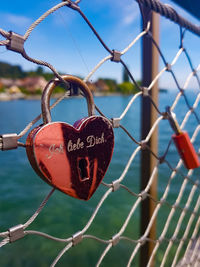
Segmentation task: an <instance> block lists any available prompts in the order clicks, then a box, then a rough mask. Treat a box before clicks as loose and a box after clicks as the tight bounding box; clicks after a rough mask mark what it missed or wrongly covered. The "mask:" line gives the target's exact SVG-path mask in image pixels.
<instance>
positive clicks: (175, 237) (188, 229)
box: [0, 1, 200, 266]
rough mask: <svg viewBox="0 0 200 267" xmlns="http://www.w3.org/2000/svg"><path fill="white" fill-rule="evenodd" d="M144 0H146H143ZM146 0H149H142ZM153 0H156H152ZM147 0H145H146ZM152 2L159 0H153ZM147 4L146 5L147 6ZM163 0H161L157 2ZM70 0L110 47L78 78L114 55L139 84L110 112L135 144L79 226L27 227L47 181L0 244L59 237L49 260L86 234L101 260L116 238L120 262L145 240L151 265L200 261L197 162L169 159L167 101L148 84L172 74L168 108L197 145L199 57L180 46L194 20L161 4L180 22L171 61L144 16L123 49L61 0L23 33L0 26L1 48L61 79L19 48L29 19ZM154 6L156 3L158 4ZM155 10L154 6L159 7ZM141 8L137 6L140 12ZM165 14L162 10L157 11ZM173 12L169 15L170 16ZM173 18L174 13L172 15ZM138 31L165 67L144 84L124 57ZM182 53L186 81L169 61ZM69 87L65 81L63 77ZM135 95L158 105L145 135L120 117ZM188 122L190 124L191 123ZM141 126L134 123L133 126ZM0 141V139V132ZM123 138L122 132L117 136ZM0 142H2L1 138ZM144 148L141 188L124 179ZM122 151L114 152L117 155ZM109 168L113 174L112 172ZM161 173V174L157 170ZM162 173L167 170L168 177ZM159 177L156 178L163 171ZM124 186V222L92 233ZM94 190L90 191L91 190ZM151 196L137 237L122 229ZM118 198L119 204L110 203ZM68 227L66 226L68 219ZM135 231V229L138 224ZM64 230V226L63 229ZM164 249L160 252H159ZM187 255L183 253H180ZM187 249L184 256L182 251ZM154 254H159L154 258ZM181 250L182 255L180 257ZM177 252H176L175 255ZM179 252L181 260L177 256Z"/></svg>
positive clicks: (171, 147) (171, 149)
mask: <svg viewBox="0 0 200 267" xmlns="http://www.w3.org/2000/svg"><path fill="white" fill-rule="evenodd" d="M144 2H145V1H144ZM146 2H148V1H146ZM138 3H139V4H145V3H143V1H141V2H140V1H138ZM152 3H154V2H153V1H152ZM152 3H151V1H149V2H148V3H147V4H149V5H150V4H152ZM156 3H157V2H156ZM149 5H148V6H149ZM163 6H164V5H163ZM63 7H65V8H66V7H68V8H71V9H73V10H74V12H78V13H79V15H80V16H81V17H82V18H83V20H84V21H86V23H87V24H88V27H90V29H91V30H92V32H93V33H94V34H95V36H96V37H97V38H98V40H99V42H100V43H101V44H102V46H103V47H104V48H105V50H106V51H107V52H108V55H107V56H106V57H105V58H103V59H102V60H101V61H100V62H99V63H98V64H97V65H96V66H95V67H94V68H93V69H92V70H91V72H90V73H89V74H88V75H87V77H85V79H84V81H85V82H87V81H88V80H89V79H90V78H91V77H92V75H94V73H95V72H96V71H97V70H98V69H99V68H103V66H104V64H105V62H107V61H112V62H113V64H116V63H118V64H122V65H123V67H124V68H125V69H126V70H127V72H128V74H129V77H130V80H131V82H132V83H133V84H134V85H135V86H136V87H137V89H138V90H139V92H138V93H136V94H135V95H133V96H132V98H131V99H130V101H129V103H128V105H127V106H126V107H125V109H124V110H123V112H122V113H121V114H118V116H116V117H115V118H112V119H111V118H109V119H110V121H111V122H112V125H113V127H114V128H115V130H116V131H119V132H120V133H123V134H125V135H127V137H128V138H129V139H130V140H131V142H133V146H132V147H130V151H132V152H131V155H130V157H129V158H128V159H127V162H126V165H125V166H124V167H123V168H122V169H121V171H120V174H119V175H118V177H112V182H109V183H106V182H103V183H102V185H103V186H104V187H105V192H104V193H103V194H102V197H101V199H100V201H99V202H98V204H97V206H96V207H95V208H94V210H93V211H92V212H91V216H90V218H89V219H88V220H87V222H86V224H85V226H84V227H83V228H82V229H80V230H79V231H78V232H76V233H74V234H73V235H72V236H68V237H66V238H58V237H55V236H50V235H48V234H45V233H43V232H38V231H34V230H30V226H31V224H32V223H33V221H35V220H36V219H37V216H38V215H39V213H40V212H41V211H42V209H43V207H44V206H45V205H46V203H47V202H48V200H49V198H50V197H51V195H52V194H53V193H54V191H55V189H52V190H51V191H50V193H49V194H48V196H47V197H46V198H45V199H44V201H43V202H42V204H41V205H40V207H39V208H38V209H37V211H36V212H35V213H34V214H33V216H31V218H30V219H28V220H27V222H25V223H22V224H21V225H17V226H15V227H12V228H10V229H9V230H7V231H5V232H1V233H0V237H1V238H2V240H1V241H0V247H3V246H5V245H7V244H8V243H12V242H14V241H16V240H18V239H20V238H26V236H27V235H39V236H42V238H43V239H42V242H45V238H48V239H53V240H55V241H57V242H61V243H63V244H64V246H63V248H62V249H61V251H60V252H59V254H58V256H57V257H56V258H55V259H54V260H53V262H52V265H51V266H55V265H56V264H57V263H58V262H59V260H60V259H61V257H62V256H63V255H64V254H66V253H68V251H70V250H71V249H75V248H76V245H77V244H79V243H82V242H84V241H85V240H86V239H91V240H93V242H99V243H102V245H103V249H102V251H100V253H99V255H100V256H99V258H98V259H97V260H96V266H100V265H102V266H103V263H104V261H106V257H108V256H109V254H110V253H111V251H112V250H113V249H114V248H115V247H117V246H120V243H121V242H127V243H128V244H130V246H131V249H130V251H131V252H130V255H129V259H128V261H127V262H124V266H131V265H132V266H135V265H136V264H137V260H138V254H139V253H140V251H141V248H142V246H143V245H145V244H146V243H149V242H150V243H153V244H154V249H153V251H152V253H151V255H150V258H149V261H148V265H147V266H151V264H152V263H153V261H154V259H155V262H156V264H158V263H159V266H176V265H177V264H178V266H191V265H194V266H198V264H199V263H198V262H199V260H200V258H199V239H198V235H199V224H200V218H199V205H200V197H199V190H200V187H199V178H198V175H199V173H198V169H197V170H189V171H186V169H185V168H184V166H183V161H182V160H181V159H179V157H178V156H177V162H171V161H170V154H171V153H176V152H175V149H174V145H173V144H172V142H171V132H170V130H169V129H168V128H169V123H168V119H169V118H168V116H167V113H166V111H165V107H162V106H157V104H156V103H154V101H153V99H152V98H151V93H150V92H151V90H152V88H153V86H154V84H155V83H156V82H157V81H158V80H159V79H160V78H161V77H162V76H163V75H166V74H167V75H169V76H170V77H171V79H172V80H173V81H174V84H175V86H176V90H175V91H174V97H173V100H171V104H170V108H171V111H174V112H175V113H176V114H177V116H178V115H179V113H181V116H180V118H179V121H180V128H181V130H183V129H186V130H188V131H189V134H190V136H191V142H192V143H193V144H194V145H195V148H196V150H197V151H199V141H198V139H199V131H200V124H199V122H200V119H199V114H198V106H199V102H200V93H199V89H200V80H199V70H200V65H198V66H194V65H193V63H192V58H191V57H190V52H189V49H190V47H187V46H185V42H184V38H185V35H186V33H185V30H183V29H182V26H183V27H185V28H188V29H189V30H192V29H193V26H191V25H189V27H187V23H186V22H185V20H184V22H185V24H183V23H179V22H180V21H181V18H180V17H179V16H178V14H177V13H176V12H175V11H174V12H173V9H172V8H171V7H167V6H165V9H161V11H162V10H164V11H166V13H167V14H168V9H170V10H171V12H172V13H173V14H174V16H175V17H176V19H174V18H172V20H175V21H176V22H178V23H179V24H180V25H181V27H180V33H179V29H178V30H177V31H178V33H177V34H179V36H180V47H179V48H177V53H176V54H175V55H174V58H173V59H172V60H171V62H168V60H167V56H166V55H164V54H163V53H162V48H161V47H160V46H159V44H157V43H156V41H155V40H154V39H153V36H152V33H151V31H150V26H151V25H150V22H148V23H147V25H146V28H145V29H144V30H143V31H141V32H140V33H139V34H138V35H137V36H135V37H134V38H133V40H132V42H131V43H130V44H129V45H128V46H127V47H125V48H124V49H123V50H122V51H116V50H112V49H110V48H109V47H108V46H107V45H106V42H104V41H103V40H102V38H101V37H100V35H99V34H98V32H97V31H96V29H94V27H93V26H92V24H91V23H90V21H89V20H88V19H87V17H86V15H85V14H84V13H83V12H82V10H81V8H80V7H79V1H76V2H72V1H64V2H62V3H60V4H58V5H56V6H55V7H53V8H52V9H50V10H49V11H47V12H46V13H45V14H44V15H42V16H41V17H40V18H39V19H38V20H37V21H36V22H34V23H33V24H32V25H31V26H30V28H29V29H28V30H27V31H26V33H25V35H24V36H21V35H18V34H14V33H12V32H6V31H4V30H3V29H0V34H1V35H2V36H3V37H4V38H5V40H2V41H0V45H1V46H6V47H7V49H10V50H13V51H15V52H18V53H20V54H21V55H22V56H23V57H24V58H25V59H27V60H29V61H32V62H34V63H36V64H39V65H43V66H46V67H48V68H50V69H51V70H52V72H53V73H54V74H55V76H56V79H59V80H60V81H61V82H64V83H65V84H66V82H65V81H64V80H63V78H62V76H60V75H59V73H58V72H57V70H56V69H55V68H54V67H53V66H52V65H51V64H49V63H47V62H44V61H41V60H38V59H33V58H31V57H30V56H28V55H27V53H26V52H25V50H24V42H25V41H26V40H27V39H28V38H29V36H30V34H31V32H32V31H33V30H34V29H35V27H36V26H37V25H38V24H39V23H40V22H42V21H43V20H44V19H45V18H46V17H47V16H49V15H50V14H51V13H53V12H55V11H56V10H58V9H59V8H63ZM149 7H150V8H152V9H156V7H155V6H154V7H152V6H149ZM156 11H158V10H156ZM161 11H160V10H159V12H160V13H162V12H161ZM141 15H142V14H141ZM163 15H165V14H163ZM172 17H173V16H172ZM177 18H178V19H177ZM194 29H195V31H194V32H195V33H196V34H199V32H198V28H196V27H194ZM143 36H148V37H149V38H150V40H151V42H153V44H154V45H155V47H156V49H157V50H158V53H159V55H160V59H161V61H162V62H163V66H164V67H163V68H161V69H160V70H159V73H158V74H157V76H156V77H155V78H154V79H153V80H152V81H151V83H150V84H149V85H148V87H142V86H141V85H140V84H138V83H137V82H136V80H135V78H134V73H133V72H131V71H130V70H129V68H128V66H127V65H126V63H125V62H124V60H123V55H124V54H126V53H127V52H128V51H129V50H134V46H135V44H136V43H137V42H139V41H140V40H141V39H142V37H143ZM181 57H182V58H184V64H185V65H187V66H189V68H190V72H189V73H188V76H187V77H185V82H184V84H183V85H181V84H180V83H179V81H178V77H177V75H176V71H175V66H176V64H177V62H178V60H179V59H180V58H181ZM194 79H195V80H196V90H195V92H196V93H195V94H196V95H195V98H194V99H193V100H191V99H189V97H188V94H187V92H188V91H190V84H191V81H192V80H194ZM66 86H67V87H68V84H66ZM67 96H68V91H67V92H66V95H65V96H63V97H62V98H59V99H58V100H57V101H56V102H55V103H54V104H53V105H52V107H51V108H53V107H55V106H56V105H57V104H58V103H59V102H60V101H61V100H62V99H63V98H64V97H67ZM141 98H149V99H150V101H151V103H152V105H153V106H154V108H155V109H156V111H157V115H158V117H157V120H156V121H155V123H154V124H153V127H152V128H151V129H150V131H149V133H148V135H147V136H146V137H145V139H143V140H140V139H137V138H138V137H135V136H138V135H136V134H135V131H136V129H134V130H132V127H130V126H127V125H126V124H125V125H124V123H123V122H124V120H125V118H126V116H127V115H128V114H129V112H131V111H130V109H131V108H134V105H135V103H136V101H138V100H140V99H141ZM182 103H184V107H185V108H184V110H181V111H180V107H181V105H182ZM96 109H97V111H98V112H100V114H101V115H103V116H105V115H104V110H103V108H102V109H101V110H100V109H99V108H98V107H96ZM40 118H41V116H38V117H37V118H35V119H34V120H33V121H32V122H30V124H28V125H27V126H26V127H25V129H23V130H22V131H21V132H20V133H19V134H18V135H17V136H18V140H19V139H20V138H21V137H22V136H24V135H25V134H26V133H27V132H28V131H29V130H30V128H31V127H32V126H33V125H34V124H35V123H37V121H38V120H39V119H40ZM190 120H192V125H193V127H192V129H191V128H190V129H188V127H189V126H188V125H189V121H190ZM190 125H191V124H190ZM158 127H159V129H160V128H166V129H168V130H166V132H167V133H165V134H167V135H168V138H167V139H168V144H163V145H162V149H161V150H159V153H158V154H155V153H154V152H153V151H151V149H150V148H149V146H148V142H149V140H150V139H151V137H152V135H153V133H154V132H155V131H156V129H157V128H158ZM138 131H139V129H138ZM0 141H2V140H0ZM120 142H123V140H120ZM18 146H24V144H22V143H21V142H19V141H18ZM1 148H2V145H1ZM142 150H147V151H149V153H152V154H153V156H154V157H155V159H156V165H155V166H154V169H153V171H152V173H151V175H150V177H149V180H148V184H147V185H146V187H145V189H144V190H142V191H141V190H140V189H138V188H137V189H136V188H135V187H134V185H133V184H132V183H130V182H129V181H127V177H128V175H127V174H128V172H129V171H130V169H131V166H134V162H135V161H136V158H137V157H139V156H140V153H141V151H142ZM119 157H120V155H119ZM163 172H164V173H165V181H164V183H162V186H161V184H160V181H159V183H158V184H159V186H160V187H159V186H158V198H157V199H154V197H153V196H152V195H151V194H150V193H149V189H150V187H151V185H152V183H153V182H154V179H156V178H155V177H156V176H157V174H158V173H159V175H160V173H161V174H162V173H163ZM110 176H112V174H110ZM159 177H160V176H159ZM166 177H167V178H166ZM161 179H162V178H161ZM122 191H123V193H124V194H128V195H129V196H130V198H129V199H130V203H129V206H128V207H129V208H128V210H127V209H126V211H127V213H126V217H125V218H124V217H123V222H122V223H121V225H118V227H117V228H116V229H113V232H114V234H113V235H112V236H107V238H105V239H104V238H102V237H101V236H97V235H95V234H91V233H90V229H91V226H92V225H93V224H95V219H96V217H97V216H98V214H99V213H100V212H101V210H103V209H105V206H106V205H107V202H108V201H109V199H110V198H111V197H112V196H113V195H116V194H119V192H122ZM94 197H95V196H94ZM147 198H149V199H151V200H152V201H153V202H154V203H155V209H154V211H153V215H152V217H151V219H150V221H149V222H148V226H147V228H146V230H145V232H144V234H142V235H140V234H139V232H138V234H137V235H138V238H137V239H133V238H132V236H128V235H127V234H126V230H127V228H128V227H130V224H131V223H133V221H134V217H135V216H136V217H138V210H139V209H140V207H141V203H142V202H143V201H144V200H145V199H147ZM125 204H126V203H123V202H121V205H120V207H122V206H123V205H125ZM116 205H117V204H116ZM123 214H124V213H123ZM118 216H120V210H119V212H118ZM156 220H157V235H156V238H155V239H151V238H149V233H150V231H151V228H152V225H153V224H154V222H155V221H156ZM66 228H67V226H66ZM137 231H138V230H137ZM63 232H65V229H63ZM160 251H162V254H160V253H159V252H160ZM184 254H185V255H186V256H185V257H183V255H184ZM188 255H189V256H188ZM158 257H160V258H158ZM182 257H183V258H182ZM181 258H182V259H181ZM180 259H181V261H180Z"/></svg>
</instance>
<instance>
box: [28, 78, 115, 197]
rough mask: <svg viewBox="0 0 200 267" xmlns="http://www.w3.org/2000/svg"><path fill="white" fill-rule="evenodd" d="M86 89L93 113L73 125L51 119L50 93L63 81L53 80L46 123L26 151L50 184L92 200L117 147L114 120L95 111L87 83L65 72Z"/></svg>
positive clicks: (44, 111)
mask: <svg viewBox="0 0 200 267" xmlns="http://www.w3.org/2000/svg"><path fill="white" fill-rule="evenodd" d="M63 79H64V80H66V81H67V82H69V83H70V84H75V85H76V86H78V87H79V88H80V90H82V92H83V93H84V95H85V96H86V99H87V103H88V113H89V117H87V118H83V119H81V120H79V121H77V122H75V123H74V125H73V126H72V125H70V124H68V123H64V122H51V114H50V110H49V101H50V95H51V93H52V91H53V89H54V88H55V86H56V85H57V84H58V83H59V81H58V80H57V79H56V80H53V81H51V82H50V83H49V84H48V85H47V86H46V88H45V89H44V91H43V95H42V116H43V121H44V124H43V125H41V126H38V127H36V128H34V129H33V130H32V131H31V132H30V133H29V135H28V137H27V141H26V151H27V155H28V159H29V161H30V163H31V165H32V167H33V169H34V170H35V171H36V173H37V174H38V175H39V176H40V177H41V178H42V179H43V180H44V181H45V182H47V183H48V184H50V185H52V186H53V187H55V188H57V189H59V190H60V191H62V192H64V193H66V194H68V195H70V196H73V197H75V198H79V199H84V200H88V199H90V197H91V196H92V195H93V193H94V192H95V191H96V189H97V187H98V186H99V185H100V183H101V181H102V179H103V178H104V176H105V173H106V171H107V169H108V166H109V163H110V161H111V158H112V154H113V148H114V134H113V129H112V125H111V123H110V121H109V120H108V119H106V118H104V117H102V116H95V115H94V101H93V96H92V94H91V92H90V90H89V88H88V87H87V85H86V84H85V83H84V82H83V81H82V80H80V79H78V78H76V77H73V76H63Z"/></svg>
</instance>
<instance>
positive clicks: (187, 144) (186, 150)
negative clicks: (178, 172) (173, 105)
mask: <svg viewBox="0 0 200 267" xmlns="http://www.w3.org/2000/svg"><path fill="white" fill-rule="evenodd" d="M166 110H167V114H168V119H169V122H170V125H171V127H172V129H173V130H174V131H175V134H173V135H172V139H173V141H174V144H175V145H176V148H177V150H178V152H179V155H180V157H181V159H182V160H183V163H184V165H185V167H186V168H187V169H195V168H198V167H199V166H200V161H199V157H198V155H197V153H196V151H195V149H194V146H193V144H192V143H191V141H190V137H189V135H188V133H187V132H182V131H181V129H180V127H179V125H178V122H177V121H176V119H175V115H174V116H173V114H172V112H171V110H170V107H167V108H166Z"/></svg>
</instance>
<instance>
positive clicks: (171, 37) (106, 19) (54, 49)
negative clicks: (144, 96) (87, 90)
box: [0, 0, 200, 88]
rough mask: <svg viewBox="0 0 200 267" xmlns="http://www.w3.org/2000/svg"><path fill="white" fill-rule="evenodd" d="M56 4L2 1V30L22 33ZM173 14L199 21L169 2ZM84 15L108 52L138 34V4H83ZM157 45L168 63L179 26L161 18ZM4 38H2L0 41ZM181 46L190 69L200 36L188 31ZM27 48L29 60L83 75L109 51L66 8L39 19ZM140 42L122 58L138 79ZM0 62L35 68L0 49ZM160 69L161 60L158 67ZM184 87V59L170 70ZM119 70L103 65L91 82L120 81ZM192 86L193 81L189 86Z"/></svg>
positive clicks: (199, 55)
mask: <svg viewBox="0 0 200 267" xmlns="http://www.w3.org/2000/svg"><path fill="white" fill-rule="evenodd" d="M60 2H61V1H58V0H43V1H41V0H34V1H28V4H27V1H25V0H18V1H12V4H10V2H9V1H2V3H1V9H0V17H1V20H0V28H2V29H4V30H7V31H9V30H12V31H14V32H17V33H19V34H24V33H25V32H26V30H27V29H28V27H29V26H30V24H31V23H32V22H33V21H35V20H36V19H37V18H38V17H40V16H41V15H42V14H43V13H44V12H45V11H47V10H48V9H49V8H51V7H53V6H54V5H56V4H58V3H60ZM165 3H167V4H170V5H172V6H173V7H175V8H176V10H177V11H178V12H179V13H180V14H181V15H182V16H184V17H186V18H187V19H189V20H190V21H192V22H194V23H196V24H198V21H197V20H196V19H195V18H193V17H192V16H190V15H189V14H187V13H186V12H185V11H184V10H183V9H181V8H179V7H178V6H176V5H175V4H174V3H173V2H171V1H165ZM80 7H81V9H82V11H84V13H85V15H86V16H87V17H88V18H89V20H90V21H91V23H92V24H93V26H94V27H95V28H96V30H97V31H98V33H99V34H100V36H101V37H102V38H103V40H104V41H105V42H106V44H107V45H108V46H109V48H110V49H116V50H123V49H124V48H125V47H126V46H127V45H128V44H129V43H130V42H131V41H132V40H133V39H134V38H135V37H136V36H137V34H139V32H140V31H141V29H140V24H141V21H140V19H141V18H140V13H139V9H138V5H137V3H136V2H135V1H133V0H124V1H120V0H87V1H86V0H82V1H81V3H80ZM160 32H161V34H160V45H161V49H162V51H163V52H164V54H165V56H166V59H167V61H168V62H171V60H172V59H173V57H174V56H175V54H176V52H177V51H178V46H179V27H178V26H177V25H175V24H174V23H172V22H170V21H169V20H166V19H164V18H162V19H161V27H160ZM2 39H3V38H2ZM185 44H186V47H187V48H188V52H189V53H190V54H191V57H192V60H193V63H194V66H197V65H198V64H199V63H200V60H199V59H200V51H199V47H200V38H198V37H196V36H195V35H193V34H191V33H189V32H188V33H187V35H186V38H185ZM25 49H26V52H27V54H28V55H30V56H31V57H34V58H37V59H41V60H45V61H47V62H49V63H51V64H52V65H53V66H54V67H55V68H56V69H57V70H58V71H61V72H63V73H67V74H73V75H81V76H82V77H85V76H87V74H88V73H89V72H90V71H91V70H92V69H93V68H94V66H95V65H96V64H97V63H98V62H99V61H100V60H101V59H103V58H104V57H106V56H107V55H108V52H107V51H106V50H105V49H104V48H103V47H102V46H101V45H100V43H99V42H98V41H97V39H96V37H95V36H94V34H92V32H91V30H90V29H89V27H88V26H87V25H86V23H85V22H84V21H83V19H82V18H81V17H80V15H79V14H78V13H77V12H75V11H74V10H71V9H69V8H67V7H64V8H61V9H60V10H58V11H56V12H55V13H54V14H52V15H50V16H49V17H48V18H47V19H46V20H45V21H43V22H42V23H41V24H40V25H39V26H38V27H37V28H36V29H35V30H34V31H33V32H32V33H31V35H30V37H29V39H28V40H27V41H26V43H25ZM140 53H141V43H140V41H139V42H138V43H137V44H136V45H135V46H134V47H132V48H131V49H130V50H129V51H128V53H127V54H125V55H124V56H123V60H124V61H125V62H126V63H127V65H128V66H129V68H130V70H131V72H132V74H133V76H134V77H135V78H136V79H140V77H141V55H140ZM0 60H1V61H5V62H9V63H12V64H20V65H21V66H22V67H23V69H24V70H30V69H35V68H36V67H37V66H36V65H35V64H33V63H30V62H28V61H26V60H25V59H23V58H22V57H21V56H20V55H19V54H16V53H14V52H11V51H7V50H6V48H4V47H0ZM162 67H163V64H162V62H161V63H160V68H162ZM174 70H175V71H176V73H177V75H178V77H180V78H179V81H180V84H181V85H182V84H183V83H184V81H185V79H186V77H187V74H188V72H189V67H188V64H186V61H185V58H184V56H183V55H182V56H181V57H180V59H179V60H178V62H177V64H176V66H175V67H174ZM121 73H122V67H121V65H120V64H117V63H111V62H107V63H105V64H104V65H103V66H102V67H101V68H100V69H99V70H98V71H97V72H96V74H95V75H94V76H92V77H91V80H96V79H97V78H98V77H105V78H106V77H109V78H115V79H117V80H118V81H121V76H122V74H121ZM160 86H161V87H168V88H173V87H175V84H174V82H173V80H172V79H171V78H170V77H169V75H168V74H165V75H164V76H163V78H162V79H161V80H160ZM190 86H191V87H195V86H196V84H195V81H192V82H191V85H190Z"/></svg>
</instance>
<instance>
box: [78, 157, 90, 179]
mask: <svg viewBox="0 0 200 267" xmlns="http://www.w3.org/2000/svg"><path fill="white" fill-rule="evenodd" d="M78 167H79V176H80V178H81V181H82V182H83V181H86V180H88V179H89V173H88V161H87V160H86V159H80V160H79V162H78Z"/></svg>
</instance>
